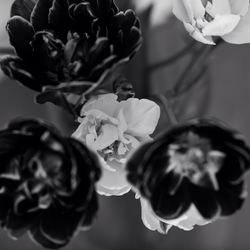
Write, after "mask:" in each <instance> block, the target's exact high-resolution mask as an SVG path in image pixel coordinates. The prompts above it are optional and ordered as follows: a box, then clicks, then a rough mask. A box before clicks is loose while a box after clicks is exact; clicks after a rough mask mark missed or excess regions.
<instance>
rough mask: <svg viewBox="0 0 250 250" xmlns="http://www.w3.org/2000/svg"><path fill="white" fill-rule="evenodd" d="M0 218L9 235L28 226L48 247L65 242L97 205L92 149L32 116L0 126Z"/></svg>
mask: <svg viewBox="0 0 250 250" xmlns="http://www.w3.org/2000/svg"><path fill="white" fill-rule="evenodd" d="M0 161H1V166H0V204H1V205H0V223H1V226H3V227H4V228H5V229H6V230H7V232H8V234H9V235H10V236H11V237H14V238H18V237H19V236H21V235H22V234H23V233H25V232H28V233H29V235H30V236H31V238H32V239H34V240H35V241H36V242H37V243H39V244H41V245H42V246H43V247H46V248H60V247H62V246H65V245H66V244H67V243H68V242H69V241H70V239H71V238H72V237H73V236H74V235H75V234H76V233H77V232H78V230H79V229H87V228H88V227H89V226H91V224H92V222H93V220H94V219H95V216H96V212H97V209H98V204H97V195H96V192H95V182H96V181H97V180H98V179H99V178H100V167H99V161H98V158H97V156H96V154H95V153H93V152H90V151H89V150H88V149H87V148H86V146H84V145H83V144H82V143H80V142H79V141H77V140H75V139H72V138H63V137H61V135H60V134H59V133H58V131H56V130H55V128H54V127H51V126H50V125H47V124H45V123H42V122H40V121H36V120H20V121H15V122H12V123H11V124H10V125H9V126H8V128H7V129H5V130H2V131H1V132H0Z"/></svg>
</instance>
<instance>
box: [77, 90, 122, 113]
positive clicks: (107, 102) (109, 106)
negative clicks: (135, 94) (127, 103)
mask: <svg viewBox="0 0 250 250" xmlns="http://www.w3.org/2000/svg"><path fill="white" fill-rule="evenodd" d="M117 107H118V101H117V95H115V94H105V95H99V96H97V97H95V98H93V99H91V100H90V101H88V102H87V103H86V104H85V105H84V106H83V108H82V110H81V114H82V115H84V113H85V112H86V111H89V110H92V109H96V110H100V111H102V112H103V113H105V114H107V115H108V116H111V117H112V116H114V114H115V111H116V110H117Z"/></svg>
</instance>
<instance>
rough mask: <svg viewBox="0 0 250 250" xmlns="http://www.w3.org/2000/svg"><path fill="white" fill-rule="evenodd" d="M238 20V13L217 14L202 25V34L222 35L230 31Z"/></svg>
mask: <svg viewBox="0 0 250 250" xmlns="http://www.w3.org/2000/svg"><path fill="white" fill-rule="evenodd" d="M239 21H240V16H238V15H222V16H221V15H217V16H215V19H214V20H213V21H211V22H210V23H208V24H207V25H206V26H205V27H204V29H203V30H202V33H203V35H204V36H224V35H226V34H228V33H230V32H232V30H233V29H234V28H235V27H236V26H237V25H238V23H239Z"/></svg>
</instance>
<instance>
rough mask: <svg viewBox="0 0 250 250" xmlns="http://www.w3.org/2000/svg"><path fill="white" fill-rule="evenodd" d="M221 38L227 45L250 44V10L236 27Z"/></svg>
mask: <svg viewBox="0 0 250 250" xmlns="http://www.w3.org/2000/svg"><path fill="white" fill-rule="evenodd" d="M222 38H223V39H224V40H225V41H226V42H228V43H234V44H243V43H250V9H249V10H248V12H247V14H246V15H245V16H244V17H242V18H241V20H240V22H239V24H238V25H237V27H236V28H235V29H234V30H233V31H232V32H231V33H229V34H227V35H225V36H223V37H222Z"/></svg>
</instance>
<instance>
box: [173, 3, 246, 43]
mask: <svg viewBox="0 0 250 250" xmlns="http://www.w3.org/2000/svg"><path fill="white" fill-rule="evenodd" d="M173 13H174V14H175V15H176V17H177V18H179V19H180V20H181V21H182V22H183V23H184V25H185V28H186V30H187V31H188V32H189V34H190V35H191V36H192V37H193V38H194V39H196V40H197V41H199V42H202V43H206V44H215V43H214V41H213V36H219V37H221V38H222V39H223V40H225V41H226V42H228V43H233V44H242V43H250V30H249V25H250V9H249V0H237V1H231V0H175V1H173Z"/></svg>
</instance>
